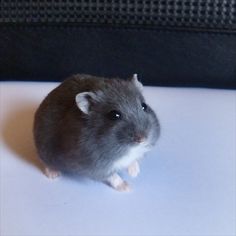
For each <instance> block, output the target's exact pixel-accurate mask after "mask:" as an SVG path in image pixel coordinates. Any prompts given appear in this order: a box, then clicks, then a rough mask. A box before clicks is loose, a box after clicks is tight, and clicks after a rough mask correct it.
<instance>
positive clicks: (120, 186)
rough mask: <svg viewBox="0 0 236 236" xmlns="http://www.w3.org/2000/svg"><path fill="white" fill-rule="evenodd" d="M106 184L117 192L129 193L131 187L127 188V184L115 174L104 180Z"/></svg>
mask: <svg viewBox="0 0 236 236" xmlns="http://www.w3.org/2000/svg"><path fill="white" fill-rule="evenodd" d="M106 183H107V184H108V185H110V186H111V187H113V188H114V189H115V190H117V191H119V192H130V191H131V187H130V186H129V184H128V183H127V182H126V181H124V180H123V179H122V178H121V177H120V176H119V175H118V174H117V173H114V174H113V175H111V176H110V177H109V178H108V179H107V180H106Z"/></svg>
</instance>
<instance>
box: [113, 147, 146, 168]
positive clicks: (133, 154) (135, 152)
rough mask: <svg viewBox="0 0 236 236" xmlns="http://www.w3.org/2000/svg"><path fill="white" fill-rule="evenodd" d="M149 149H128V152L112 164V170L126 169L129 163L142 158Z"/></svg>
mask: <svg viewBox="0 0 236 236" xmlns="http://www.w3.org/2000/svg"><path fill="white" fill-rule="evenodd" d="M148 150H149V149H148V148H147V147H144V146H142V145H140V146H137V147H133V148H130V150H129V151H128V152H127V153H126V154H125V155H124V156H122V157H121V158H120V159H119V160H117V161H116V162H115V163H114V166H113V167H114V169H115V170H120V169H124V168H127V167H128V166H129V165H130V164H131V163H133V162H134V161H136V160H138V159H140V158H141V157H143V155H144V153H145V152H147V151H148Z"/></svg>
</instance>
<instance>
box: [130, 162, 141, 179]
mask: <svg viewBox="0 0 236 236" xmlns="http://www.w3.org/2000/svg"><path fill="white" fill-rule="evenodd" d="M139 172H140V168H139V164H138V162H137V161H135V162H133V163H132V164H131V165H130V166H129V167H128V173H129V175H130V176H132V177H137V176H138V174H139Z"/></svg>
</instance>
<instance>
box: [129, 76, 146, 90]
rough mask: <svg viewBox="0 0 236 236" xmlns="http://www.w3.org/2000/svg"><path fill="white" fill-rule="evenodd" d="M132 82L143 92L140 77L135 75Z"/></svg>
mask: <svg viewBox="0 0 236 236" xmlns="http://www.w3.org/2000/svg"><path fill="white" fill-rule="evenodd" d="M131 81H132V83H133V84H134V85H135V86H136V87H137V88H138V89H139V90H140V91H141V92H142V91H143V85H142V83H141V82H140V81H139V80H138V75H137V74H133V77H132V79H131Z"/></svg>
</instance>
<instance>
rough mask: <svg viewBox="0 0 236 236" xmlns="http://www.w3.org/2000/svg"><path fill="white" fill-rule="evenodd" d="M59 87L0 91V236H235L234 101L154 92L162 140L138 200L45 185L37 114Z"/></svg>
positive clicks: (215, 95) (82, 184)
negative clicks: (38, 150)
mask: <svg viewBox="0 0 236 236" xmlns="http://www.w3.org/2000/svg"><path fill="white" fill-rule="evenodd" d="M55 86H56V84H55V83H23V82H21V83H17V82H14V83H5V82H2V83H0V112H1V113H0V118H1V120H0V121H1V150H0V152H1V153H0V156H1V157H0V164H1V166H0V167H1V169H0V172H1V173H0V174H1V176H0V177H1V180H0V181H1V182H0V184H1V193H0V197H1V199H0V200H1V202H0V203H1V215H0V216H1V218H0V235H1V236H10V235H11V236H13V235H15V236H21V235H22V236H23V235H24V236H28V235H30V236H35V235H40V236H46V235H48V236H49V235H58V236H59V235H60V236H62V235H71V236H72V235H162V236H163V235H181V236H182V235H186V236H192V235H198V236H202V235H205V236H206V235H214V236H216V235H222V236H226V235H227V236H229V235H235V234H236V225H235V223H236V204H235V201H236V192H235V186H236V163H235V159H236V92H235V91H225V90H207V89H171V88H150V87H149V88H148V87H145V89H144V93H145V95H146V98H147V100H148V102H149V103H150V104H151V105H152V107H153V108H154V109H155V111H156V112H157V114H158V116H159V119H160V122H161V126H162V136H161V139H160V141H159V143H158V145H157V146H156V147H155V148H154V149H153V150H152V151H151V152H150V153H149V154H148V155H147V158H146V159H145V160H143V162H142V163H141V173H140V176H138V177H137V178H136V179H131V178H129V177H128V176H127V175H126V174H125V175H124V176H125V178H126V179H127V180H128V181H129V182H130V183H131V184H132V187H133V191H132V192H131V193H118V192H115V191H114V190H112V189H110V188H108V187H107V186H105V185H103V184H101V183H96V182H92V181H88V180H86V181H84V180H76V179H70V178H68V177H61V178H59V179H57V180H55V181H53V180H48V179H47V178H46V177H45V176H44V175H43V174H42V173H41V171H40V169H39V162H38V161H37V159H36V154H35V149H34V146H33V141H32V133H31V128H32V119H33V113H34V111H35V109H36V107H37V106H38V104H39V102H40V101H41V100H42V98H43V97H44V96H45V95H46V94H47V93H48V92H49V91H50V90H51V89H53V88H54V87H55Z"/></svg>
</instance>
